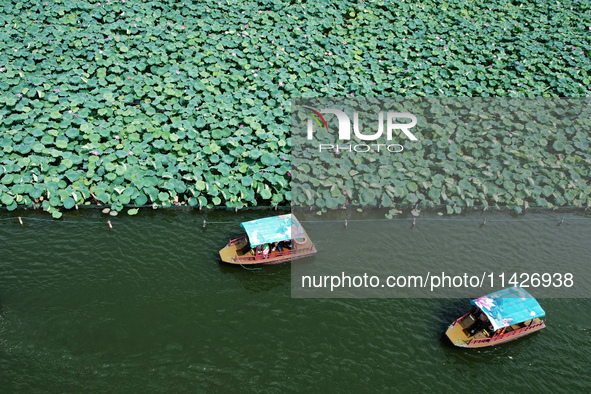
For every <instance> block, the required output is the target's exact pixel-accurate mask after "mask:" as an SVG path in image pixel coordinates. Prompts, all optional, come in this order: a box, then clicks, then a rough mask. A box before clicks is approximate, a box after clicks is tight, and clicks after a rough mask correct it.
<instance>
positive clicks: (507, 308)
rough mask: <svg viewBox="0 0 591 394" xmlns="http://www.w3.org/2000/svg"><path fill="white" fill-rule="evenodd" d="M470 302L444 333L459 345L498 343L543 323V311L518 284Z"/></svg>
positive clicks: (543, 325)
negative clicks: (467, 310)
mask: <svg viewBox="0 0 591 394" xmlns="http://www.w3.org/2000/svg"><path fill="white" fill-rule="evenodd" d="M471 304H472V305H473V307H472V309H471V310H470V312H468V313H466V314H465V315H464V316H462V317H460V318H459V319H457V320H456V321H454V322H453V323H452V324H451V325H450V326H449V327H448V328H447V331H446V333H445V334H446V335H447V337H448V338H449V339H450V340H451V342H452V343H453V344H454V345H456V346H459V347H466V348H480V347H485V346H493V345H498V344H501V343H505V342H509V341H512V340H514V339H517V338H521V337H523V336H525V335H528V334H531V333H534V332H536V331H539V330H541V329H542V328H544V327H546V325H545V322H546V320H545V319H544V317H545V315H546V313H545V312H544V310H543V309H542V307H541V306H540V304H538V301H536V299H535V298H533V297H532V296H531V295H530V294H529V293H528V292H527V291H525V290H523V289H522V288H521V287H519V286H515V287H511V288H507V289H503V290H499V291H497V292H495V293H491V294H489V295H486V296H484V297H480V298H477V299H475V300H472V301H471Z"/></svg>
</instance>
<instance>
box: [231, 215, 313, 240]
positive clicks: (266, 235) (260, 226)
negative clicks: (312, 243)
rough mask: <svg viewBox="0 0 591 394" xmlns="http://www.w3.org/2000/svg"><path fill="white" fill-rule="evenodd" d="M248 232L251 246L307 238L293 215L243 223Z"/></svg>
mask: <svg viewBox="0 0 591 394" xmlns="http://www.w3.org/2000/svg"><path fill="white" fill-rule="evenodd" d="M241 226H242V227H243V228H244V230H246V234H247V235H248V239H249V241H250V246H252V247H256V246H259V245H263V244H268V243H273V242H279V241H286V240H289V239H297V238H303V237H305V235H304V234H305V233H304V229H303V227H302V225H301V224H300V222H298V220H297V219H296V217H295V216H293V215H292V214H288V215H279V216H273V217H270V218H264V219H256V220H251V221H250V222H244V223H241Z"/></svg>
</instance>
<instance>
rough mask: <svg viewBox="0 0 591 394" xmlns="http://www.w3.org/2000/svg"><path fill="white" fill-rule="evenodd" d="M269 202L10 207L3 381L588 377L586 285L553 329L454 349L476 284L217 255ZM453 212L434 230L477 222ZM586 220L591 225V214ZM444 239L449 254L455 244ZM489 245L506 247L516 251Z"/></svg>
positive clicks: (447, 381)
mask: <svg viewBox="0 0 591 394" xmlns="http://www.w3.org/2000/svg"><path fill="white" fill-rule="evenodd" d="M273 214H275V212H274V211H273V212H269V211H249V212H246V213H244V212H242V213H238V214H235V213H234V212H220V211H215V212H207V213H203V212H195V211H160V210H158V211H151V210H145V211H141V212H140V214H139V215H137V216H134V217H129V216H121V217H117V218H110V217H108V216H106V215H103V214H101V213H100V212H98V211H94V210H85V211H81V212H80V213H79V214H72V215H64V220H62V221H51V220H34V219H47V218H48V216H47V215H42V214H40V213H38V212H32V211H28V212H20V213H19V215H21V216H23V217H24V218H25V227H24V228H21V226H20V225H19V224H18V222H17V221H16V219H14V220H1V221H0V245H1V252H0V387H2V392H42V391H43V392H48V391H49V392H163V391H169V392H200V391H209V392H212V391H213V392H229V391H244V390H246V389H249V391H255V392H258V391H264V392H295V391H304V390H305V391H313V392H318V391H329V392H335V391H345V392H359V391H363V392H368V391H372V392H385V391H388V392H396V391H399V392H424V391H429V392H443V391H451V390H462V391H464V390H466V391H483V392H484V391H490V392H493V391H494V392H507V391H511V392H524V393H528V392H535V393H553V392H556V391H559V392H582V391H589V390H590V389H591V377H590V376H589V371H590V370H591V361H590V359H589V354H591V335H590V330H591V318H590V317H589V314H590V312H589V311H590V310H591V300H589V299H540V300H539V301H540V303H541V304H542V307H543V308H544V309H545V310H546V313H547V317H548V322H547V325H548V328H547V329H545V330H542V331H541V332H539V333H536V334H533V335H530V336H528V337H525V338H522V339H520V340H518V341H514V342H511V343H508V344H506V345H503V346H498V347H492V348H487V349H482V350H463V349H458V348H455V347H453V346H452V345H451V344H449V343H448V341H447V340H446V339H445V338H444V336H443V333H444V331H445V329H446V327H447V326H448V325H449V323H450V322H451V321H453V320H454V319H455V318H456V317H458V316H459V315H461V314H463V313H464V312H465V310H466V309H467V307H468V300H467V299H296V298H291V296H290V292H291V287H290V283H291V279H290V265H289V264H284V265H278V266H270V267H265V268H264V269H261V270H247V269H243V268H241V267H234V266H228V265H222V264H221V263H219V262H218V259H217V251H218V250H219V249H220V248H221V247H223V246H224V245H225V243H226V242H227V240H228V239H229V238H231V237H232V236H234V235H238V234H239V233H240V227H239V223H240V222H241V221H245V220H251V219H255V218H260V217H264V216H271V215H273ZM466 217H468V218H469V217H470V216H469V215H468V216H465V217H463V218H464V219H465V218H466ZM7 218H9V215H8V214H6V213H1V214H0V219H7ZM109 219H110V220H111V221H112V223H113V226H114V230H113V231H109V228H108V226H107V224H106V221H107V220H109ZM204 219H206V220H207V221H208V225H207V227H206V228H205V230H203V229H202V222H203V220H204ZM458 223H459V222H453V221H452V222H451V224H450V222H449V221H447V222H442V223H441V224H440V227H435V230H436V231H440V232H442V233H444V232H449V231H453V232H455V234H457V235H458V237H461V236H462V234H463V233H465V235H466V236H468V235H469V234H471V233H472V232H473V231H474V226H473V225H470V226H463V225H459V224H458ZM512 225H514V224H513V222H512V221H510V220H509V221H507V222H506V226H508V227H507V228H510V226H512ZM566 225H568V221H567V224H566ZM573 225H574V224H573ZM304 226H305V227H306V229H307V230H309V231H308V232H309V234H310V236H311V237H312V238H313V240H314V241H315V242H316V243H317V245H318V246H321V245H322V244H323V243H324V244H327V243H328V240H327V239H324V238H323V237H325V236H324V235H323V233H325V231H324V230H323V228H322V227H315V225H314V223H308V224H306V223H304ZM431 226H433V225H431ZM576 229H577V232H578V233H580V234H591V219H589V221H588V222H587V221H585V220H582V221H579V222H577V223H576ZM320 230H322V231H320ZM405 231H412V230H411V229H410V228H409V227H408V226H406V227H405ZM495 231H498V232H502V231H503V230H502V228H498V229H497V230H495ZM547 231H548V226H547V223H546V222H544V221H532V222H531V224H530V225H529V226H527V227H526V228H525V229H524V230H523V231H521V232H522V233H523V236H524V239H532V238H535V237H536V236H538V235H539V236H542V235H543V234H544V233H546V232H547ZM326 236H327V235H326ZM490 236H491V237H493V239H494V237H495V234H494V232H492V233H491V235H490ZM439 239H441V240H444V239H445V237H441V238H437V237H435V238H433V242H438V240H439ZM434 247H438V248H440V250H441V253H442V254H445V251H446V248H452V247H453V246H452V245H446V244H445V243H442V244H440V245H434ZM487 247H489V248H494V250H491V251H490V252H491V253H493V252H494V254H495V255H496V256H498V255H499V254H500V255H502V254H503V253H506V254H507V255H506V258H507V259H511V258H514V254H515V253H516V252H515V250H509V249H508V248H502V247H496V248H495V246H494V243H491V244H490V246H487ZM319 249H320V248H319ZM588 251H589V249H586V248H579V249H577V250H575V251H574V252H573V253H574V255H572V256H565V258H568V257H572V258H576V259H583V258H588V256H589V255H588V254H586V253H588ZM544 252H545V251H544V249H541V250H540V253H544ZM577 254H578V255H577ZM581 254H583V255H581ZM501 257H503V256H501ZM536 257H537V256H531V258H532V259H533V258H536ZM419 258H420V257H419ZM322 259H330V256H326V255H324V256H320V253H319V255H317V256H316V257H314V264H316V263H317V264H320V263H321V262H322Z"/></svg>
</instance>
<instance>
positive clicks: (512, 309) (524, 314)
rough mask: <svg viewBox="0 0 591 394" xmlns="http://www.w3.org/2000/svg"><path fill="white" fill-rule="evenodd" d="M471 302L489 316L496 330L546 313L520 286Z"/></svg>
mask: <svg viewBox="0 0 591 394" xmlns="http://www.w3.org/2000/svg"><path fill="white" fill-rule="evenodd" d="M471 303H472V304H473V305H476V306H477V307H479V308H480V309H481V310H482V311H483V312H484V313H485V314H486V316H488V319H489V320H490V322H491V323H492V325H493V328H494V329H495V331H496V330H498V329H499V328H503V327H509V326H510V325H512V324H519V323H523V322H525V321H528V320H531V319H534V318H536V317H543V316H545V315H546V312H544V310H543V309H542V307H541V306H540V304H538V301H536V299H535V298H533V297H532V296H531V295H530V294H529V293H528V292H527V291H525V290H523V289H522V288H521V287H519V286H515V287H510V288H507V289H503V290H499V291H496V292H494V293H491V294H489V295H486V296H484V297H480V298H476V299H475V300H472V302H471Z"/></svg>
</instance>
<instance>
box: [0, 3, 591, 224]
mask: <svg viewBox="0 0 591 394" xmlns="http://www.w3.org/2000/svg"><path fill="white" fill-rule="evenodd" d="M0 26H2V29H1V30H0V91H1V94H0V149H1V151H0V152H1V153H0V195H1V198H0V200H1V201H0V202H1V205H2V206H5V207H7V208H8V209H9V210H13V209H16V208H17V207H18V206H19V205H21V206H33V205H34V204H36V205H37V206H39V205H40V206H42V207H43V209H45V210H47V211H49V212H50V213H51V214H53V216H54V217H56V218H59V217H60V216H61V210H63V209H71V208H73V207H74V206H75V205H76V204H91V203H100V204H104V205H108V206H110V208H111V209H112V210H114V211H120V210H121V209H122V208H123V207H124V206H125V205H128V204H129V205H135V206H144V205H147V204H150V205H152V206H155V207H156V206H163V207H167V206H171V205H173V204H181V205H190V206H200V207H206V206H207V207H213V206H227V207H237V208H240V207H242V206H254V205H261V204H265V205H277V204H285V203H290V202H291V190H290V180H291V179H290V177H291V174H290V168H291V167H290V162H291V139H290V134H289V133H290V127H289V121H290V113H291V104H290V102H291V100H292V99H293V98H294V97H298V96H304V97H322V96H329V97H339V96H341V97H342V96H347V97H350V96H354V97H371V96H391V97H399V96H431V97H432V96H437V97H439V96H442V97H454V96H501V97H534V96H554V97H586V96H588V95H589V92H590V90H589V89H590V85H591V84H590V82H591V81H590V78H589V72H590V70H589V69H590V62H589V57H588V53H589V50H590V49H591V48H590V47H591V42H590V41H589V39H588V38H589V34H590V32H591V10H590V5H589V3H588V2H587V1H576V0H573V1H564V2H551V1H539V2H536V3H520V4H516V3H512V2H505V1H502V2H492V1H491V2H489V3H488V4H475V3H471V2H466V1H451V2H448V3H447V4H446V5H441V3H439V2H435V1H423V2H419V3H414V2H390V1H374V2H359V3H358V4H352V3H350V2H330V1H322V0H321V1H317V2H314V3H313V4H304V3H301V2H298V1H294V2H284V1H280V0H274V1H258V2H238V1H230V0H224V1H200V2H196V1H193V2H192V1H187V2H182V3H181V2H177V1H143V2H138V1H135V0H125V1H124V0H101V1H94V2H87V1H77V0H76V1H75V0H54V1H51V2H49V1H46V2H44V1H32V0H30V1H26V0H25V1H16V0H12V1H5V2H3V3H2V4H1V5H0ZM532 133H533V132H532ZM582 133H583V134H585V133H587V135H588V130H583V131H582ZM490 135H491V136H492V137H493V138H494V137H496V138H497V139H498V140H499V141H501V142H502V143H503V144H505V145H507V144H508V143H507V142H504V140H502V139H504V138H507V137H506V136H504V135H499V136H495V135H494V133H492V132H491V134H490ZM572 137H573V138H574V139H571V136H569V135H565V136H564V138H559V139H556V140H554V139H551V138H550V139H549V138H547V137H545V136H542V135H536V134H526V133H523V135H521V136H519V137H518V139H517V140H516V139H513V140H511V142H510V145H513V144H517V142H518V141H519V138H522V141H521V142H523V144H526V145H527V146H528V148H529V149H531V150H532V152H533V151H535V149H536V147H537V146H540V145H542V144H543V140H544V141H546V142H547V143H548V144H551V145H552V147H553V149H555V150H556V153H557V154H560V155H562V157H563V159H560V158H559V159H555V158H551V157H548V158H546V159H547V160H548V161H549V162H548V163H547V164H548V166H550V167H551V168H553V170H549V172H548V173H547V174H546V175H545V176H546V177H548V178H549V179H551V181H552V182H551V183H550V184H548V185H546V184H543V183H537V178H535V177H534V178H533V180H534V184H533V185H531V187H532V188H539V189H540V193H537V194H538V195H539V196H540V198H550V199H551V201H552V202H551V203H552V204H554V205H565V204H566V205H568V204H571V205H572V204H576V203H586V202H585V201H584V199H582V198H580V197H579V194H577V193H587V194H589V192H588V190H587V189H586V188H585V187H587V186H585V187H582V185H583V184H585V185H586V184H588V183H589V182H590V174H589V172H588V170H587V169H586V168H588V167H586V168H585V169H581V166H588V164H589V163H588V158H589V148H588V144H587V145H585V141H586V138H585V136H584V135H583V137H580V134H579V133H574V134H573V136H572ZM501 142H500V143H501ZM587 142H588V141H587ZM530 143H531V144H533V146H529V144H530ZM422 144H423V145H426V144H429V146H437V149H438V152H443V154H444V155H445V156H446V157H447V160H448V161H444V162H440V161H439V160H441V158H440V157H439V156H437V154H436V155H435V156H434V157H433V158H430V159H429V160H431V161H430V163H429V162H425V163H424V167H425V171H427V172H426V173H425V174H424V177H425V179H427V181H428V182H429V184H430V185H431V186H429V187H427V186H426V189H424V191H425V192H424V193H423V198H424V199H425V200H433V201H436V200H437V198H440V197H441V192H439V195H438V196H435V194H436V191H432V190H436V186H437V184H439V183H441V184H442V185H443V184H444V183H445V182H446V181H445V178H446V176H447V175H446V170H445V168H440V167H441V166H446V165H447V164H450V163H449V160H455V159H454V158H453V156H450V154H456V155H459V153H458V152H454V150H455V149H458V150H461V151H462V153H463V154H464V155H467V156H471V157H473V158H474V160H478V157H477V156H476V155H474V154H469V153H467V152H466V151H465V150H469V151H471V152H472V153H473V152H474V150H476V149H478V145H479V144H480V141H479V140H478V139H477V138H476V139H475V138H473V137H472V136H470V135H463V136H462V140H461V144H462V146H459V145H460V141H459V140H456V141H455V143H453V144H448V143H447V137H443V138H435V136H434V137H432V138H430V141H429V142H423V143H422ZM423 145H421V146H423ZM571 148H572V149H573V150H576V152H577V157H579V158H581V159H582V160H583V161H580V160H578V159H577V160H575V161H573V162H572V163H571V162H569V157H570V155H571V153H572V152H571V151H570V149H571ZM430 149H431V148H430ZM493 149H495V148H494V147H493ZM409 152H411V153H412V151H410V150H409ZM446 152H447V153H446ZM527 153H528V152H524V153H523V154H527ZM534 153H535V152H534ZM483 154H485V155H486V154H494V152H491V151H490V150H489V151H488V152H485V153H483ZM505 154H506V155H507V156H508V159H507V160H509V164H507V165H506V166H505V165H504V167H503V169H491V171H490V172H491V173H492V174H493V175H491V176H490V177H493V178H494V176H495V174H497V173H498V172H499V173H502V171H504V170H509V169H510V168H511V166H513V165H516V166H517V165H518V163H517V162H515V163H513V162H511V160H510V157H511V155H512V154H511V152H505ZM463 162H464V161H459V162H458V163H460V164H457V165H456V166H455V167H454V168H453V169H450V171H453V172H455V173H454V176H455V177H458V178H464V176H463V174H462V171H464V168H463V166H462V165H461V163H463ZM565 163H566V164H568V166H569V167H568V168H562V167H560V166H561V165H563V164H565ZM552 166H555V167H552ZM561 168H562V169H561ZM353 170H354V169H353ZM391 171H396V169H391ZM573 171H575V173H576V174H575V175H573V173H572V172H573ZM561 174H562V175H561ZM406 175H409V174H408V173H407V174H406ZM441 177H443V178H444V179H441ZM555 177H558V178H556V179H554V178H555ZM407 178H408V179H407ZM407 178H404V179H400V182H404V185H396V184H394V185H390V186H389V187H385V189H384V191H385V193H387V194H388V198H389V199H390V200H391V202H392V204H396V203H399V202H405V201H408V202H412V201H411V200H412V199H414V197H413V198H411V197H410V196H411V194H412V193H415V192H416V191H418V190H419V188H422V187H423V186H421V185H422V183H421V182H419V181H418V180H417V179H414V178H413V177H407ZM530 178H532V177H531V176H528V175H527V174H523V179H519V178H516V177H515V176H508V177H507V180H505V178H503V181H502V182H500V183H499V182H496V181H495V182H494V184H495V185H496V186H495V187H497V188H498V189H499V190H500V191H499V192H497V193H495V194H496V195H498V196H502V195H504V197H502V198H501V199H500V200H499V202H500V203H503V204H507V205H520V204H519V201H518V200H517V198H520V197H517V194H514V195H512V194H510V193H509V194H503V192H504V191H508V190H513V189H516V190H521V189H520V184H521V183H520V182H522V183H523V184H526V182H529V180H528V179H530ZM562 178H564V179H562ZM566 178H568V179H566ZM499 179H500V178H499ZM492 180H493V181H494V179H492ZM575 180H576V182H575ZM460 182H461V181H460ZM565 182H566V183H565ZM563 183H565V185H566V186H565V185H563ZM555 184H556V185H559V186H560V187H554V186H552V191H550V190H549V189H548V188H547V186H549V185H555ZM571 184H573V185H574V187H573V188H572V189H571V188H569V187H568V185H571ZM464 186H465V185H460V184H458V187H460V188H464ZM474 187H477V185H476V186H474ZM390 188H393V191H392V190H391V193H388V190H390ZM403 188H404V189H405V190H407V192H406V194H404V195H402V192H400V190H402V189H403ZM466 188H467V187H466ZM467 189H469V188H467ZM333 190H334V189H333ZM380 190H381V189H380ZM397 190H398V191H397ZM536 190H537V189H536ZM342 191H344V190H341V192H342ZM384 191H382V192H384ZM571 191H572V193H574V194H575V195H574V196H571V195H570V194H571ZM319 193H323V191H322V190H321V191H320V192H319ZM350 193H351V194H352V195H353V194H355V193H357V194H356V197H355V199H356V201H358V202H359V203H364V202H365V203H379V201H382V204H383V202H384V201H387V200H385V198H384V197H383V196H382V195H375V192H374V191H371V193H369V192H366V190H365V189H363V188H361V189H358V190H357V189H356V190H351V191H350ZM368 193H369V194H368ZM372 193H373V194H374V195H372ZM524 193H525V192H524ZM556 193H558V194H559V195H556ZM341 194H342V193H341ZM458 195H460V194H458ZM415 196H417V194H416V193H415ZM507 196H513V197H512V198H507ZM544 196H545V197H544ZM550 196H552V197H550ZM418 197H420V196H418ZM436 197H437V198H436ZM338 198H339V199H342V197H341V196H339V197H338ZM521 200H523V198H521ZM439 201H440V202H443V201H445V199H442V198H440V199H439ZM547 201H549V200H547ZM315 202H316V199H315ZM542 205H543V204H542ZM458 206H459V204H458ZM132 212H137V211H135V210H134V211H132Z"/></svg>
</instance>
